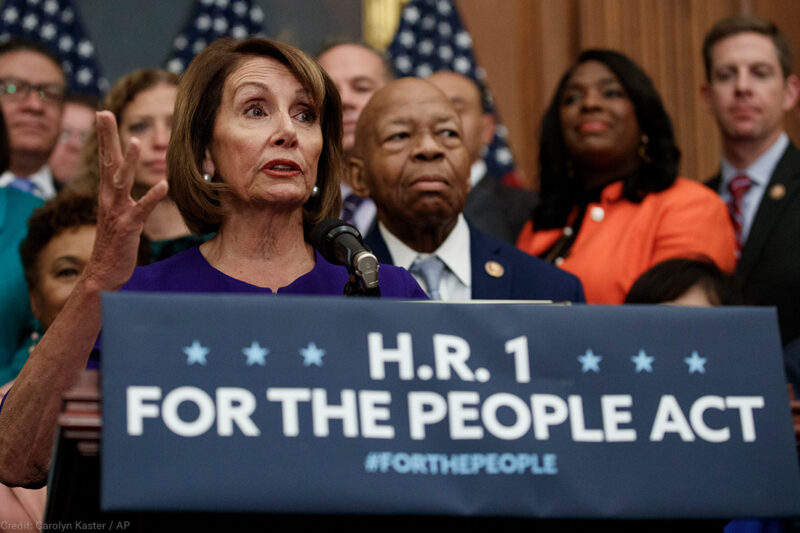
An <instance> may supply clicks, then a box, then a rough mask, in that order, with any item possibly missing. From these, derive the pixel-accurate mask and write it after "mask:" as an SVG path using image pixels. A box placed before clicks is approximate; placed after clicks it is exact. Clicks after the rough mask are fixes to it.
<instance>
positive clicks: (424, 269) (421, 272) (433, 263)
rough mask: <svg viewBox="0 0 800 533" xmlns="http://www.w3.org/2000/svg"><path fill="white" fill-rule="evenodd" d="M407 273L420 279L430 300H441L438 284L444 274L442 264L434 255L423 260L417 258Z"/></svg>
mask: <svg viewBox="0 0 800 533" xmlns="http://www.w3.org/2000/svg"><path fill="white" fill-rule="evenodd" d="M409 272H411V273H412V274H416V275H417V276H419V277H421V278H422V281H424V282H425V286H426V288H427V293H428V296H430V297H431V300H441V299H442V295H441V294H440V293H439V282H440V281H441V280H442V274H443V273H444V263H443V262H442V260H441V259H439V258H438V257H436V256H435V255H431V256H428V257H425V258H422V257H417V258H416V259H415V260H414V262H413V263H412V264H411V268H410V269H409Z"/></svg>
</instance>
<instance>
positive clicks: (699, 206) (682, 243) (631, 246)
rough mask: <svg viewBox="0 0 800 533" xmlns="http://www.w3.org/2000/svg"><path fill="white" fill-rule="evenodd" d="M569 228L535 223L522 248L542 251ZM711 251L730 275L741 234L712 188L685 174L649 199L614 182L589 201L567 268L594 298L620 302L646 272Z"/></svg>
mask: <svg viewBox="0 0 800 533" xmlns="http://www.w3.org/2000/svg"><path fill="white" fill-rule="evenodd" d="M562 231H563V230H562V229H559V228H557V229H548V230H542V231H534V229H533V224H532V223H531V222H530V221H529V222H528V223H527V224H526V225H525V227H524V228H523V229H522V233H520V236H519V238H518V239H517V246H518V247H519V248H520V249H521V250H523V251H525V252H528V253H529V254H531V255H541V254H543V253H544V252H546V251H547V250H549V249H550V247H551V246H552V245H553V244H554V243H555V242H556V241H557V240H558V239H559V237H561V235H562ZM699 254H704V255H706V256H708V257H710V258H711V259H713V260H714V262H715V263H716V264H717V266H719V267H720V268H721V269H722V270H724V271H726V272H733V269H734V267H735V266H736V237H735V236H734V233H733V226H732V225H731V221H730V218H729V216H728V210H727V207H726V206H725V204H724V203H723V202H722V200H720V198H719V196H717V194H716V193H715V192H714V191H712V190H711V189H709V188H708V187H706V186H704V185H702V184H700V183H697V182H695V181H692V180H688V179H686V178H678V179H677V180H676V181H675V183H674V184H673V185H672V186H671V187H669V188H668V189H666V190H664V191H661V192H657V193H650V194H648V195H647V196H646V197H645V198H644V200H642V202H641V203H638V204H636V203H633V202H629V201H628V200H626V199H625V198H623V197H622V182H619V181H617V182H614V183H612V184H610V185H608V186H606V188H605V189H603V191H602V193H601V195H600V202H599V203H592V204H589V206H588V207H587V210H586V215H585V216H584V219H583V222H582V224H581V227H580V230H579V231H578V236H577V238H576V239H575V241H574V242H573V243H572V248H571V249H570V251H569V253H568V255H567V257H566V258H564V261H563V262H562V263H561V264H560V265H559V266H560V267H561V268H563V269H564V270H566V271H568V272H571V273H573V274H575V275H576V276H578V277H579V278H580V280H581V281H582V282H583V289H584V291H585V293H586V301H587V302H588V303H595V304H620V303H622V302H623V301H624V300H625V295H626V294H627V293H628V290H629V289H630V288H631V285H633V282H634V281H636V278H638V277H639V276H640V275H641V274H642V273H643V272H644V271H645V270H647V269H648V268H650V267H651V266H653V265H655V264H656V263H659V262H661V261H664V260H665V259H670V258H673V257H694V256H697V255H699Z"/></svg>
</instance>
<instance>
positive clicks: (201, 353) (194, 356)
mask: <svg viewBox="0 0 800 533" xmlns="http://www.w3.org/2000/svg"><path fill="white" fill-rule="evenodd" d="M210 351H211V350H209V349H208V348H206V347H204V346H202V345H201V344H200V341H198V340H195V341H192V345H191V346H187V347H186V348H184V349H183V353H185V354H186V364H187V365H193V364H195V363H198V364H201V365H204V364H206V356H207V355H208V352H210Z"/></svg>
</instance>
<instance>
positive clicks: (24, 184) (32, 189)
mask: <svg viewBox="0 0 800 533" xmlns="http://www.w3.org/2000/svg"><path fill="white" fill-rule="evenodd" d="M7 187H11V188H12V189H17V190H20V191H23V192H26V193H28V194H33V195H35V196H40V194H41V191H39V186H38V185H36V184H35V183H34V182H32V181H31V180H29V179H25V178H14V180H13V181H11V183H9V184H8V185H7Z"/></svg>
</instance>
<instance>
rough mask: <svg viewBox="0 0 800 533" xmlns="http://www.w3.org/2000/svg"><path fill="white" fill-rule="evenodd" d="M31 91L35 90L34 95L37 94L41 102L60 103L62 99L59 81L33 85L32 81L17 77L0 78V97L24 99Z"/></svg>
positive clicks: (62, 88) (62, 90)
mask: <svg viewBox="0 0 800 533" xmlns="http://www.w3.org/2000/svg"><path fill="white" fill-rule="evenodd" d="M31 91H35V92H36V96H38V97H39V100H41V101H42V102H47V103H51V104H61V102H63V101H64V86H63V85H61V84H59V83H40V84H38V85H34V84H33V83H30V82H27V81H25V80H21V79H19V78H1V79H0V98H5V99H8V100H24V99H26V98H27V97H28V95H30V94H31Z"/></svg>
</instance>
